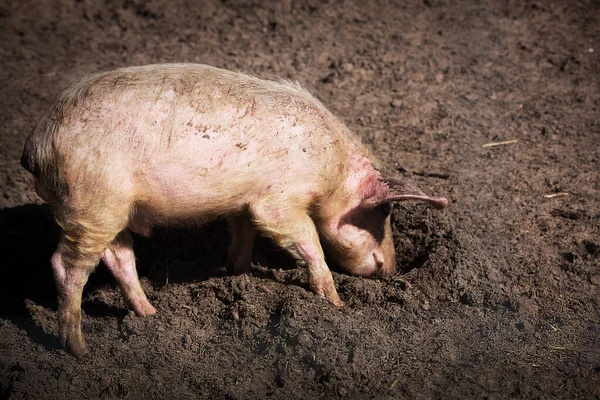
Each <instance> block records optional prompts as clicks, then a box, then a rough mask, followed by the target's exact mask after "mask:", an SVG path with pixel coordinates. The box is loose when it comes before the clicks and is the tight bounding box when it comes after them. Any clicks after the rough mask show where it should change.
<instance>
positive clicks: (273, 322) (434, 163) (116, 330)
mask: <svg viewBox="0 0 600 400" xmlns="http://www.w3.org/2000/svg"><path fill="white" fill-rule="evenodd" d="M365 4H368V5H365ZM0 26H1V27H2V28H1V29H0V57H1V59H2V68H0V82H1V87H2V96H0V121H1V126H0V249H1V252H2V260H1V261H0V274H1V275H0V276H1V277H2V278H0V398H11V399H24V398H28V399H29V398H33V399H42V398H61V399H69V398H111V399H115V398H118V399H121V398H123V399H125V398H129V399H136V398H157V399H162V398H206V399H259V398H273V399H312V398H322V399H342V398H349V399H386V398H387V399H392V398H394V399H395V398H455V399H465V398H469V399H507V398H524V399H534V398H535V399H538V398H544V399H553V398H560V399H577V398H587V399H589V398H596V399H598V398H600V306H599V301H600V267H599V265H600V259H599V258H600V179H599V171H600V150H599V149H600V126H599V123H600V122H599V121H600V110H599V107H600V82H599V80H600V79H599V78H600V69H599V60H600V58H599V55H600V44H599V43H600V40H599V39H600V3H599V2H597V1H595V0H587V1H586V0H582V1H566V0H564V1H561V0H556V1H548V2H536V1H521V0H503V1H494V0H480V1H444V0H425V1H408V2H404V1H397V2H393V1H390V2H387V1H369V2H362V1H315V0H303V1H291V0H287V1H279V2H278V1H257V0H255V1H237V0H222V1H202V2H195V1H170V0H106V1H93V0H76V1H68V0H52V1H30V0H19V1H16V0H3V1H2V2H1V4H0ZM159 62H199V63H206V64H211V65H214V66H218V67H225V68H229V69H234V70H240V71H243V72H247V73H251V74H255V75H259V76H262V77H266V78H276V77H284V78H288V79H291V80H295V81H298V82H300V83H301V84H302V85H304V86H305V87H306V88H307V89H308V90H309V91H310V92H312V93H314V94H315V95H316V96H317V97H318V98H319V99H321V100H322V102H323V103H324V104H325V105H326V106H327V107H328V108H329V109H330V110H331V111H333V112H334V114H336V115H337V116H338V117H340V118H341V119H342V120H343V121H344V122H346V124H347V125H348V126H349V127H350V129H352V130H354V131H355V132H357V134H359V135H360V136H361V137H362V138H363V139H364V141H365V142H366V143H368V144H369V145H371V146H372V148H373V150H374V151H375V153H376V154H377V155H378V156H379V158H380V159H381V160H382V161H383V163H384V164H385V165H386V166H388V167H389V168H392V169H394V168H395V169H396V171H397V173H398V175H400V176H405V177H410V178H411V179H413V180H414V181H415V182H416V183H417V184H418V185H419V186H421V187H422V188H423V189H424V190H425V191H426V192H427V193H429V194H432V195H436V196H445V197H448V199H449V200H450V202H451V204H450V207H449V208H448V209H447V210H446V211H444V212H439V211H436V210H432V209H430V208H427V207H426V206H424V205H420V204H409V203H404V204H401V205H397V206H395V209H394V211H393V226H394V235H395V243H396V248H397V262H398V265H399V266H400V269H401V273H400V274H398V275H397V276H395V277H393V278H390V279H365V278H358V277H352V276H348V275H345V274H343V273H337V272H334V279H335V282H336V285H337V287H338V290H339V293H340V295H341V297H342V299H343V300H344V301H345V302H346V303H347V305H346V307H344V308H341V309H338V308H335V307H333V306H331V305H330V304H328V303H326V302H325V301H323V300H321V299H320V298H318V297H317V296H315V295H313V294H312V293H311V292H309V291H308V290H307V289H308V286H307V283H306V274H305V271H304V270H303V269H301V268H299V267H296V266H295V264H294V262H293V261H292V260H291V259H290V258H288V257H287V256H286V255H285V254H283V253H282V252H281V251H279V250H277V249H276V248H274V247H273V246H272V245H271V244H270V243H268V242H267V241H265V240H262V241H260V242H259V243H258V244H257V249H256V253H255V257H254V271H253V273H252V275H247V276H237V277H229V276H226V274H225V267H224V260H225V250H226V247H227V242H228V233H227V229H226V226H225V224H224V223H223V222H222V221H216V222H214V223H211V224H209V225H207V226H204V227H202V228H199V229H180V230H176V229H171V230H162V231H160V232H158V234H156V235H154V236H153V237H152V238H150V239H144V238H139V237H136V238H135V249H136V254H137V257H138V270H139V272H140V274H141V275H142V277H143V285H144V287H145V289H146V290H147V293H148V296H149V299H150V301H151V302H152V303H153V305H154V306H156V307H157V309H158V314H157V315H156V316H154V317H150V318H139V317H136V316H135V315H133V314H132V313H128V311H127V310H126V307H125V304H124V301H123V300H122V298H121V296H120V294H119V292H118V290H117V288H116V286H115V283H114V280H113V279H112V277H110V276H109V274H108V272H107V271H106V269H105V267H104V266H100V267H99V268H98V269H97V270H96V272H95V273H94V274H93V275H92V277H91V280H90V282H89V283H88V285H87V287H86V292H85V294H84V301H83V310H84V320H83V331H84V334H85V337H86V339H87V342H88V345H89V347H90V349H91V354H90V355H89V356H88V357H87V358H85V359H82V360H78V359H76V358H74V357H72V356H71V355H69V354H68V353H66V352H65V351H64V350H62V349H61V347H60V343H59V341H58V338H57V317H56V291H55V288H54V283H53V279H52V274H51V271H50V266H49V256H50V255H51V254H52V252H53V250H54V246H55V245H56V240H57V227H56V226H55V224H54V223H53V222H52V216H51V214H50V211H49V209H48V207H47V206H45V205H43V204H42V202H41V200H39V199H38V198H37V197H36V195H35V193H34V191H33V189H32V180H31V178H30V176H29V175H28V173H27V172H26V171H25V170H23V169H22V168H21V167H20V166H19V162H18V160H19V157H20V154H21V150H22V147H23V144H24V141H25V138H26V136H27V134H28V133H29V130H30V129H31V127H32V125H33V124H34V122H35V121H36V119H37V118H38V117H40V116H41V115H42V114H43V113H44V112H45V110H46V109H47V108H48V107H49V105H50V103H51V101H52V99H53V97H54V96H56V95H57V94H58V93H59V92H60V90H62V89H63V88H65V87H66V86H67V85H68V83H69V82H70V81H72V80H73V79H75V78H77V77H80V76H82V75H83V74H86V73H92V72H97V71H104V70H108V69H112V68H115V67H120V66H128V65H139V64H149V63H159ZM508 140H515V141H517V142H516V143H509V144H504V145H499V146H495V147H484V146H483V145H484V144H486V143H491V142H502V141H508Z"/></svg>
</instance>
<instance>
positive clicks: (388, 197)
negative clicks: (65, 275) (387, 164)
mask: <svg viewBox="0 0 600 400" xmlns="http://www.w3.org/2000/svg"><path fill="white" fill-rule="evenodd" d="M378 186H379V187H378V188H377V189H378V190H376V191H375V192H376V194H375V195H373V196H370V197H368V198H366V199H365V200H364V201H363V205H365V206H367V207H375V206H378V205H380V204H382V203H390V202H392V201H404V200H417V201H424V202H426V203H429V204H431V205H432V206H433V207H435V208H437V209H438V210H441V209H443V208H446V207H447V206H448V200H447V199H445V198H443V197H429V196H427V195H426V194H425V193H423V191H422V190H421V189H419V188H418V187H416V186H415V185H414V184H413V183H412V182H409V181H404V180H401V179H396V178H385V179H381V180H380V181H378Z"/></svg>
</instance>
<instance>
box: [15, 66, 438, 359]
mask: <svg viewBox="0 0 600 400" xmlns="http://www.w3.org/2000/svg"><path fill="white" fill-rule="evenodd" d="M21 165H22V166H23V167H24V168H25V169H27V170H28V171H29V172H31V173H32V174H33V175H34V177H35V189H36V192H37V193H38V195H39V196H40V197H41V198H42V199H43V200H44V201H46V202H47V203H49V204H50V206H51V208H52V211H53V214H54V217H55V219H56V222H57V224H58V225H59V227H60V230H61V233H60V239H59V243H58V245H57V248H56V251H55V252H54V254H53V255H52V257H51V265H52V271H53V275H54V279H55V283H56V287H57V292H58V323H59V338H60V341H61V343H62V345H63V346H65V347H67V348H68V349H69V350H70V351H71V352H72V353H73V354H74V355H75V356H78V357H80V356H83V355H84V354H86V353H88V349H87V347H86V344H85V341H84V338H83V335H82V332H81V297H82V291H83V287H84V285H85V283H86V281H87V279H88V276H89V274H90V273H91V272H92V271H93V269H94V268H95V267H96V265H97V264H98V263H99V261H100V260H103V261H104V264H105V265H106V266H107V267H108V269H109V270H110V272H111V273H112V275H113V276H114V277H115V279H116V280H117V282H118V285H119V287H120V290H121V292H122V294H123V296H124V298H125V300H126V302H127V305H128V307H129V308H130V309H132V310H133V311H134V312H135V313H136V314H137V315H140V316H145V315H151V314H154V313H155V312H156V310H155V308H154V307H153V306H152V305H151V304H150V302H149V301H148V299H147V298H146V295H145V293H144V290H143V289H142V287H141V285H140V282H139V279H138V275H137V272H136V267H135V258H134V253H133V250H132V239H131V234H130V232H135V233H138V234H141V235H146V236H147V235H149V234H150V232H151V230H152V227H154V226H157V225H161V226H162V225H169V224H171V225H174V224H181V223H202V222H205V221H208V220H211V219H215V218H219V217H225V218H227V219H228V221H229V224H230V226H231V236H232V240H231V245H230V246H229V249H228V256H227V271H228V272H229V273H231V274H242V273H247V272H249V271H250V270H251V264H250V263H251V259H252V247H253V242H254V239H255V236H256V234H257V232H260V233H261V234H262V235H265V236H267V237H269V238H271V239H272V240H273V241H274V242H275V243H276V244H277V245H279V246H281V247H282V248H284V249H286V250H287V251H289V253H290V254H291V255H292V256H294V257H295V258H296V259H297V260H298V261H299V262H300V263H303V264H304V265H305V266H306V268H307V275H308V283H309V287H310V289H311V290H312V291H313V292H314V293H316V294H317V295H318V296H321V297H322V298H324V299H326V300H328V301H329V302H330V303H332V304H333V305H335V306H342V305H343V302H342V300H341V299H340V297H339V296H338V293H337V291H336V288H335V285H334V282H333V279H332V275H331V272H330V270H329V267H328V265H327V263H326V262H325V256H324V249H325V251H326V252H327V254H328V257H329V259H330V260H331V261H332V262H334V263H335V264H337V265H339V266H340V267H341V268H342V269H343V270H345V271H347V272H348V273H351V274H355V275H359V276H372V275H381V276H389V275H391V274H394V273H395V272H396V266H395V250H394V244H393V239H392V230H391V223H390V204H391V203H393V202H396V201H402V200H420V201H424V202H427V203H429V204H430V205H432V206H433V207H435V208H438V209H442V208H444V207H446V206H447V204H448V202H447V200H446V199H445V198H432V197H429V196H427V195H425V194H424V193H423V192H422V191H421V190H420V189H419V188H417V187H416V186H415V185H414V184H412V183H410V182H408V181H405V180H402V179H398V178H393V177H387V176H384V175H383V174H382V173H381V168H379V167H378V165H379V164H378V162H377V161H376V159H375V157H374V156H373V154H372V153H371V151H370V150H369V149H368V148H367V147H366V146H365V145H363V144H362V143H361V141H360V140H359V138H358V137H357V136H356V135H354V134H353V133H352V132H350V130H349V129H348V128H347V127H346V126H345V125H344V124H343V123H342V122H341V121H340V120H339V119H337V118H336V117H335V116H334V115H333V114H332V113H331V112H329V111H328V110H327V109H326V108H325V107H324V106H323V104H321V102H320V101H319V100H317V99H316V98H315V97H313V96H312V95H311V94H309V92H308V91H306V90H305V89H303V88H302V87H301V86H300V85H298V84H297V83H292V82H289V81H284V80H282V81H270V80H262V79H259V78H257V77H253V76H249V75H245V74H242V73H238V72H231V71H227V70H223V69H218V68H214V67H211V66H207V65H200V64H161V65H147V66H139V67H129V68H122V69H117V70H114V71H110V72H105V73H99V74H95V75H90V76H86V77H84V78H82V79H80V80H79V81H77V82H75V83H73V84H72V85H71V86H70V87H69V88H67V89H66V90H65V91H63V92H62V93H61V94H60V95H59V96H58V97H57V98H56V100H55V101H54V102H53V104H52V106H51V107H50V110H49V111H48V113H47V114H46V115H45V116H43V117H42V118H41V119H40V120H39V121H38V122H37V124H36V125H35V126H34V128H33V129H32V131H31V133H30V135H29V137H28V138H27V141H26V144H25V148H24V151H23V155H22V157H21Z"/></svg>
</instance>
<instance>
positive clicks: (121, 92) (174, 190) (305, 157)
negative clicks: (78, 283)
mask: <svg viewBox="0 0 600 400" xmlns="http://www.w3.org/2000/svg"><path fill="white" fill-rule="evenodd" d="M54 111H55V113H56V115H54V116H51V117H50V118H51V119H52V120H59V119H60V124H58V125H57V126H56V127H55V130H54V132H53V138H52V140H53V143H54V152H56V153H58V155H57V156H55V160H59V162H60V163H62V166H61V168H62V170H63V172H62V176H63V177H64V178H65V179H66V180H67V182H68V183H69V184H71V185H73V184H77V182H79V183H81V184H83V183H84V181H89V180H90V179H91V180H98V179H99V178H98V177H91V176H90V174H91V175H94V174H99V175H101V176H104V177H107V178H106V179H108V180H109V182H107V183H106V184H107V185H115V184H116V185H119V186H120V187H123V188H124V190H128V191H130V192H132V193H134V196H135V198H136V202H138V203H140V204H147V205H148V207H150V208H152V207H154V209H153V210H152V212H155V213H159V214H161V213H164V214H169V213H175V214H177V213H185V210H186V209H188V208H189V205H188V203H190V202H194V203H198V202H201V203H202V204H205V205H206V207H207V209H208V208H211V209H213V210H211V211H210V212H211V213H215V214H218V213H221V212H227V211H229V210H225V209H223V210H221V209H220V208H227V209H230V208H235V207H242V206H243V205H244V204H247V203H248V202H250V201H252V199H253V198H254V197H257V196H265V195H269V194H270V193H275V192H276V191H278V192H279V193H284V192H287V194H288V195H289V196H309V195H315V194H319V193H320V192H323V191H327V190H331V188H330V187H329V186H331V184H332V182H335V181H339V179H341V176H336V171H337V172H338V173H339V174H342V173H343V167H340V162H341V160H342V159H343V158H344V156H345V154H343V153H344V151H345V150H344V149H345V146H346V145H347V143H346V141H347V140H349V137H348V132H347V130H346V128H345V127H344V125H343V124H341V123H340V122H339V121H338V120H337V119H336V118H335V117H333V116H332V115H331V114H330V113H329V112H328V111H327V110H326V109H325V108H324V107H323V106H322V105H321V104H320V103H319V102H318V101H317V100H316V99H315V98H313V97H312V96H311V95H310V94H308V92H306V91H305V90H304V89H302V88H300V87H299V86H298V85H295V84H291V83H288V82H271V81H265V80H260V79H258V78H254V77H250V76H247V75H243V74H238V73H233V72H229V71H225V70H220V69H216V68H212V67H208V66H204V65H195V64H172V65H156V66H145V67H134V68H127V69H121V70H116V71H111V72H108V73H103V74H98V75H92V76H90V77H86V78H84V79H82V80H81V81H79V82H78V83H76V84H75V85H73V86H71V87H70V88H69V89H67V90H66V91H65V92H63V94H62V95H61V96H59V98H58V100H57V103H56V104H55V106H54ZM90 166H93V168H90ZM108 177H110V179H109V178H108ZM84 186H85V185H84ZM177 207H181V210H179V211H178V210H177V209H176V208H177ZM203 212H209V210H204V211H203Z"/></svg>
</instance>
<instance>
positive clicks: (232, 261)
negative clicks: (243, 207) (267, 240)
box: [227, 214, 256, 275]
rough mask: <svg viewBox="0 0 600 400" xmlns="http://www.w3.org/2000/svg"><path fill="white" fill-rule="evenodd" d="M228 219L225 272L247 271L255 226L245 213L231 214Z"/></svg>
mask: <svg viewBox="0 0 600 400" xmlns="http://www.w3.org/2000/svg"><path fill="white" fill-rule="evenodd" d="M228 221H229V228H230V231H231V244H230V245H229V250H228V252H227V273H228V274H230V275H239V274H245V273H249V272H250V271H251V266H250V262H251V261H252V250H253V247H254V239H256V228H255V227H254V224H253V223H252V221H251V220H250V217H249V216H248V215H246V214H240V215H235V216H231V217H229V218H228Z"/></svg>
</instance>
